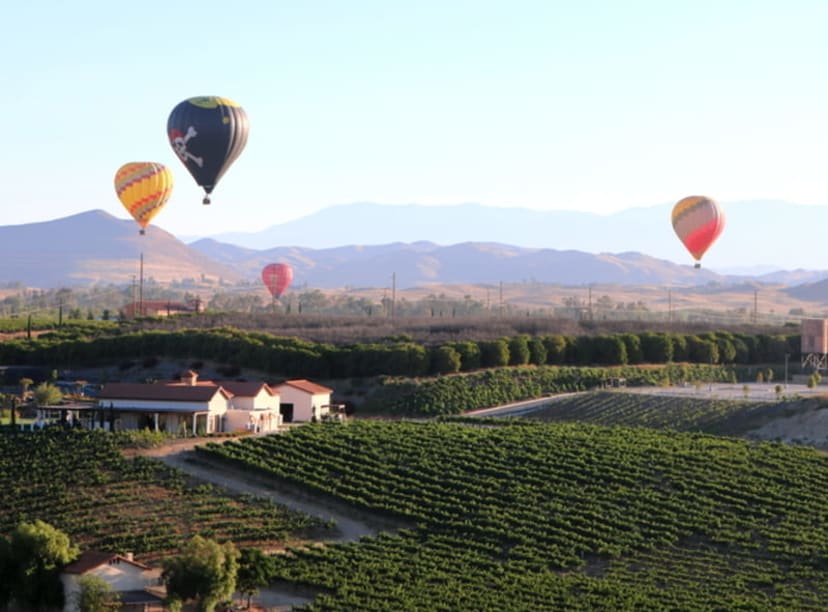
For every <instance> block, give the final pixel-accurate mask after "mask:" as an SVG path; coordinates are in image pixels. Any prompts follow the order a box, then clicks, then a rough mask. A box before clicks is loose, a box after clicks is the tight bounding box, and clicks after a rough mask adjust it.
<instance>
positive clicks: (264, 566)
mask: <svg viewBox="0 0 828 612" xmlns="http://www.w3.org/2000/svg"><path fill="white" fill-rule="evenodd" d="M273 570H274V564H273V559H272V558H271V557H269V556H268V555H266V554H264V552H262V551H261V550H259V549H258V548H242V549H241V554H240V555H239V572H238V579H237V585H236V588H238V590H239V592H240V593H241V594H242V595H247V607H248V608H250V599H251V597H253V595H255V594H256V593H258V592H259V587H263V586H266V585H268V584H269V583H270V580H271V578H272V576H273Z"/></svg>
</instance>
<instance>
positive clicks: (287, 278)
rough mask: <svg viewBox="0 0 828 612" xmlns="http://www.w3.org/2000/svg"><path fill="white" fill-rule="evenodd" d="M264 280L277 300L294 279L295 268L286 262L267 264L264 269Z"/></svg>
mask: <svg viewBox="0 0 828 612" xmlns="http://www.w3.org/2000/svg"><path fill="white" fill-rule="evenodd" d="M262 280H263V281H264V284H265V286H266V287H267V288H268V290H269V291H270V295H272V296H273V299H274V300H275V299H276V298H278V297H279V296H281V295H282V294H283V293H284V292H285V289H287V288H288V286H290V283H291V281H293V268H291V267H290V266H289V265H288V264H285V263H272V264H267V265H266V266H265V267H264V268H263V269H262Z"/></svg>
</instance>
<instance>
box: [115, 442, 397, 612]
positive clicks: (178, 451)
mask: <svg viewBox="0 0 828 612" xmlns="http://www.w3.org/2000/svg"><path fill="white" fill-rule="evenodd" d="M270 435H276V434H270ZM222 441H223V440H221V439H216V438H191V439H185V440H172V441H170V442H168V443H166V444H164V445H163V446H159V447H155V448H147V449H130V450H127V451H125V452H124V455H125V456H127V457H134V456H137V455H140V456H143V457H152V458H155V459H158V460H160V461H163V462H164V463H165V464H167V465H169V466H170V467H174V468H177V469H179V470H181V471H182V472H184V473H186V474H188V475H190V476H191V477H192V478H194V479H196V480H199V481H202V482H206V483H210V484H212V485H215V486H217V487H221V488H223V489H226V490H228V491H232V492H235V493H246V494H250V495H255V496H258V497H264V498H268V499H271V500H273V501H274V502H276V503H278V504H281V505H283V506H285V507H287V508H290V509H291V510H295V511H298V512H302V513H304V514H308V515H310V516H314V517H317V518H320V519H322V520H325V521H330V520H332V521H335V523H336V530H335V533H334V534H333V535H332V537H330V538H328V539H327V540H324V541H325V542H354V541H357V540H359V539H360V538H362V537H365V536H373V535H376V534H378V533H379V532H381V531H385V532H387V531H397V530H399V529H401V528H403V527H405V526H406V525H403V524H401V523H399V522H393V521H390V520H389V519H387V518H385V517H379V516H375V515H371V514H369V513H366V512H361V511H359V510H356V509H354V508H350V507H347V506H344V505H341V504H338V503H336V502H331V501H326V500H322V499H321V498H319V497H316V496H313V495H310V494H308V493H305V492H303V491H301V490H299V489H298V488H294V487H290V486H289V485H283V484H281V483H279V482H278V481H276V480H271V479H268V478H265V477H263V476H258V475H257V474H253V473H251V472H249V471H244V470H241V469H238V468H234V467H231V466H228V465H226V464H224V463H222V462H219V461H211V460H210V459H209V458H207V457H204V456H203V455H198V454H197V453H196V451H195V447H196V446H201V445H204V444H206V443H207V442H222ZM224 441H226V440H224ZM315 595H316V594H315V593H313V592H309V591H306V590H303V589H298V588H297V587H295V586H293V585H290V584H284V585H272V586H271V587H269V588H263V589H260V590H259V594H258V595H256V596H255V597H254V598H253V602H254V604H256V605H258V606H261V607H259V608H258V609H262V607H263V608H264V609H266V610H271V611H289V610H292V609H293V608H294V606H297V605H303V604H308V603H310V602H311V601H313V599H314V597H315ZM237 599H238V597H237Z"/></svg>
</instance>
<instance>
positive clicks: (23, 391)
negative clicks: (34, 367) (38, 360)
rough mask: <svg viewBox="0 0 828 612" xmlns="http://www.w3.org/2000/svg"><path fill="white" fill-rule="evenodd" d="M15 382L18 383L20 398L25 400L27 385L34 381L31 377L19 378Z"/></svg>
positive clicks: (29, 385)
mask: <svg viewBox="0 0 828 612" xmlns="http://www.w3.org/2000/svg"><path fill="white" fill-rule="evenodd" d="M17 384H19V385H20V399H21V400H23V401H24V402H25V401H26V393H28V391H29V387H31V386H32V385H33V384H34V381H33V380H32V379H31V378H25V377H24V378H21V379H20V380H19V381H18V382H17Z"/></svg>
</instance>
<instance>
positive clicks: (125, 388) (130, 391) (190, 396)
mask: <svg viewBox="0 0 828 612" xmlns="http://www.w3.org/2000/svg"><path fill="white" fill-rule="evenodd" d="M216 393H221V394H222V395H224V397H226V398H228V399H229V398H230V397H232V394H231V393H229V392H228V391H226V390H224V389H222V388H221V387H219V386H217V385H214V384H213V385H181V384H162V385H159V384H143V383H106V384H105V385H104V386H103V388H102V389H101V391H100V393H98V399H100V400H107V399H123V400H148V401H165V402H209V401H210V400H211V399H213V397H214V396H215V395H216Z"/></svg>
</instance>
